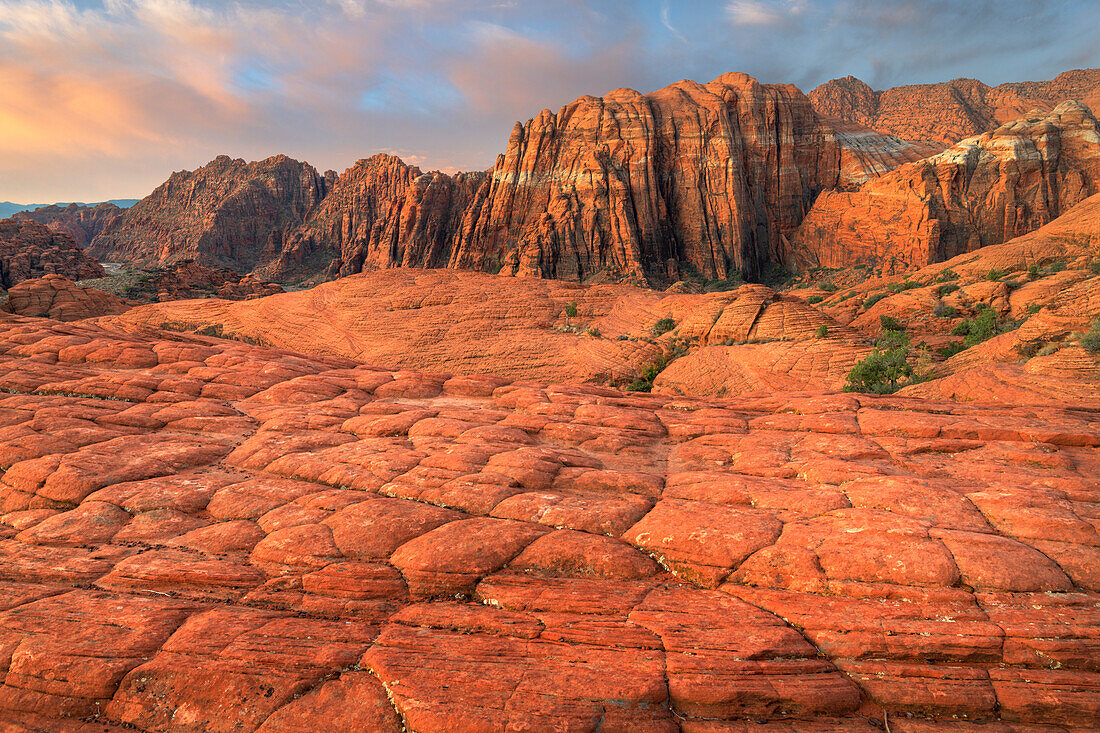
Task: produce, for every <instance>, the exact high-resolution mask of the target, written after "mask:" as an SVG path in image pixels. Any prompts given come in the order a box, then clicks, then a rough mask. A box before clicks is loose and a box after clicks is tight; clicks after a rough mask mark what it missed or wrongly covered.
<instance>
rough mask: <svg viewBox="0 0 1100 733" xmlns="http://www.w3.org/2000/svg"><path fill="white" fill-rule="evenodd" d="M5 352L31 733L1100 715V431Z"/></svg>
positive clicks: (954, 413) (98, 347)
mask: <svg viewBox="0 0 1100 733" xmlns="http://www.w3.org/2000/svg"><path fill="white" fill-rule="evenodd" d="M0 326H2V328H0V388H2V389H3V390H5V391H6V392H7V394H5V395H3V398H2V399H0V425H2V426H3V427H0V472H2V476H0V497H2V501H3V506H2V507H0V510H2V512H3V513H2V514H0V537H2V539H0V546H2V547H3V551H2V552H0V607H2V609H3V610H2V611H0V639H2V640H3V643H2V644H0V665H2V666H3V668H4V670H5V674H4V677H3V684H2V686H0V721H2V722H3V724H4V725H5V726H6V727H7V728H8V729H14V730H27V729H39V730H73V731H77V730H82V731H92V730H123V729H128V730H135V729H136V730H148V731H154V730H156V731H160V730H226V731H228V730H262V731H299V730H331V729H334V728H342V729H349V728H350V729H355V730H379V731H389V730H392V731H397V730H401V729H402V726H405V727H406V729H408V730H420V731H483V730H505V729H511V730H518V729H530V730H542V729H551V728H552V729H556V730H577V731H595V730H603V731H608V730H659V731H675V730H684V731H748V730H761V731H785V732H790V731H821V732H824V731H838V730H845V731H847V730H863V731H872V730H881V727H880V726H882V725H883V720H884V717H885V719H886V721H887V722H888V724H889V726H890V729H891V730H893V731H902V732H903V733H917V732H925V731H941V730H961V731H968V732H970V733H985V732H986V731H1028V732H1029V733H1032V732H1038V731H1043V733H1052V732H1053V731H1069V730H1085V729H1087V728H1088V727H1089V726H1092V725H1094V724H1095V722H1096V720H1097V719H1098V716H1100V664H1098V654H1097V651H1098V648H1100V647H1098V645H1100V592H1098V591H1100V534H1098V531H1097V527H1098V524H1100V485H1098V482H1097V476H1098V475H1100V460H1098V454H1097V446H1098V445H1100V420H1098V419H1097V416H1096V415H1097V413H1096V412H1095V411H1090V410H1083V409H1057V408H1052V407H1048V406H1034V407H1021V408H1012V409H1009V408H1003V407H1001V408H998V407H993V406H986V405H983V404H972V405H960V404H956V403H950V402H935V401H927V400H918V399H907V398H897V397H889V398H881V397H878V398H876V397H865V396H853V395H825V396H821V395H819V396H813V397H799V396H797V395H783V394H776V395H774V396H770V397H766V398H758V399H751V400H744V399H742V400H737V401H726V402H707V401H704V400H697V399H688V398H680V397H672V396H663V395H624V394H622V393H619V392H617V391H615V390H609V389H606V388H598V387H590V386H589V387H581V386H543V385H541V384H538V383H534V382H511V383H510V382H508V381H507V380H502V379H491V378H479V377H451V376H448V375H446V374H423V373H415V372H411V371H402V370H396V371H389V370H380V369H375V368H370V367H365V366H357V365H356V364H354V363H352V362H349V361H345V360H343V359H338V358H323V357H317V356H306V355H300V354H294V353H291V352H286V351H278V350H274V349H267V348H262V347H256V346H251V345H247V344H242V343H235V342H228V341H221V340H218V339H212V338H203V337H197V336H184V335H179V334H171V333H160V334H150V335H146V336H140V337H139V336H132V335H127V334H123V333H119V332H115V331H111V330H107V329H104V328H101V327H98V326H95V325H93V324H91V323H90V322H83V323H72V324H61V323H58V322H55V321H50V320H43V319H29V318H23V317H18V316H8V315H0ZM964 721H965V722H964Z"/></svg>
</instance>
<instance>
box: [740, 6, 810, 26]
mask: <svg viewBox="0 0 1100 733" xmlns="http://www.w3.org/2000/svg"><path fill="white" fill-rule="evenodd" d="M805 10H806V2H805V1H804V0H780V1H779V2H762V1H758V0H730V2H729V3H727V4H726V15H727V16H729V20H730V22H731V23H733V24H734V25H736V26H753V25H763V26H769V25H772V26H774V25H781V24H783V23H786V22H788V21H789V20H791V19H793V18H797V17H799V16H801V15H802V14H803V13H804V12H805Z"/></svg>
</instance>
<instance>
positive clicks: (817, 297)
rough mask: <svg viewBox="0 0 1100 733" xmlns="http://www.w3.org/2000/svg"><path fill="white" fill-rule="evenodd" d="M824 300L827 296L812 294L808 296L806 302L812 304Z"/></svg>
mask: <svg viewBox="0 0 1100 733" xmlns="http://www.w3.org/2000/svg"><path fill="white" fill-rule="evenodd" d="M823 300H825V298H824V297H823V296H821V295H811V296H810V297H809V298H806V302H807V303H809V304H810V305H816V304H817V303H820V302H821V301H823Z"/></svg>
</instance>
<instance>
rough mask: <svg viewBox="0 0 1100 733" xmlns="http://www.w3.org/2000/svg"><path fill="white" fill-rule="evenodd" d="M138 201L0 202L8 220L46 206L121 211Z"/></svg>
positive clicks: (0, 211)
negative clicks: (106, 206)
mask: <svg viewBox="0 0 1100 733" xmlns="http://www.w3.org/2000/svg"><path fill="white" fill-rule="evenodd" d="M138 201H141V199H108V200H107V201H96V202H94V203H90V204H89V203H85V202H83V201H56V202H54V203H52V204H17V203H13V202H11V201H0V219H7V218H8V217H10V216H15V215H16V214H19V213H22V212H25V211H34V210H35V209H41V208H43V207H46V206H57V207H61V208H64V207H66V206H72V205H76V206H86V207H89V208H91V207H93V206H99V205H100V204H114V205H115V206H117V207H118V208H120V209H128V208H130V207H131V206H133V205H134V204H136V203H137V202H138Z"/></svg>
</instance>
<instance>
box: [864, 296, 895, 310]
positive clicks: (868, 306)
mask: <svg viewBox="0 0 1100 733" xmlns="http://www.w3.org/2000/svg"><path fill="white" fill-rule="evenodd" d="M889 297H890V294H889V293H875V294H874V295H869V296H867V299H866V300H864V301H863V310H870V309H871V306H873V305H874V304H875V303H877V302H879V301H880V300H882V299H883V298H889Z"/></svg>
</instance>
